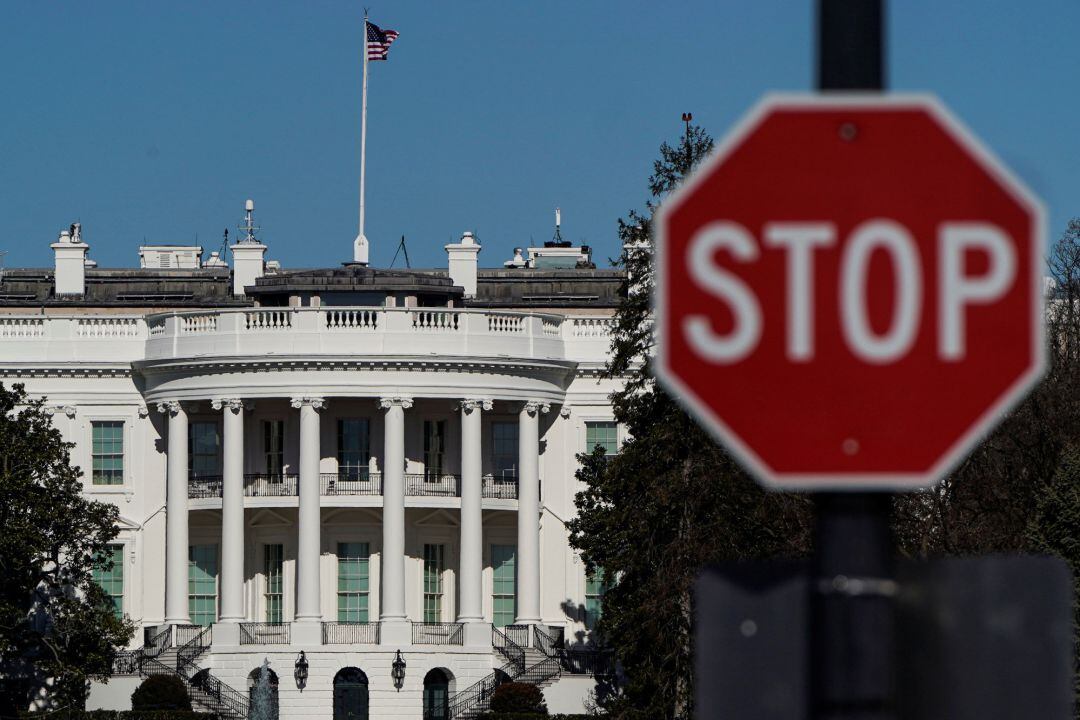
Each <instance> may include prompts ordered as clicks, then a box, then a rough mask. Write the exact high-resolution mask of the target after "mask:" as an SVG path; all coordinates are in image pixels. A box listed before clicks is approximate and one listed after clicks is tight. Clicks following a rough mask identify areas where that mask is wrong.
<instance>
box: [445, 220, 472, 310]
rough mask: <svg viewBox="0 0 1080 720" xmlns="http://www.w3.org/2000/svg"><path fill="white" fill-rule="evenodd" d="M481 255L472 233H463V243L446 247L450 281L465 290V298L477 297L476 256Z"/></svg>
mask: <svg viewBox="0 0 1080 720" xmlns="http://www.w3.org/2000/svg"><path fill="white" fill-rule="evenodd" d="M479 253H480V246H479V245H478V244H477V243H476V240H475V239H474V238H473V234H472V233H471V232H465V233H463V234H462V235H461V242H459V243H451V244H450V245H447V246H446V254H447V256H448V259H449V267H448V269H449V271H450V280H451V281H452V282H453V283H454V284H455V285H460V286H462V287H463V288H465V297H475V296H476V265H477V258H476V256H477V255H478V254H479Z"/></svg>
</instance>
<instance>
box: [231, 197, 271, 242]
mask: <svg viewBox="0 0 1080 720" xmlns="http://www.w3.org/2000/svg"><path fill="white" fill-rule="evenodd" d="M236 227H237V229H238V230H240V231H241V232H243V233H244V237H243V239H242V240H241V241H240V242H242V243H257V242H259V241H258V240H256V239H255V233H257V232H259V231H260V230H262V228H261V227H259V226H258V225H256V224H255V201H254V200H250V199H249V200H248V201H247V202H245V203H244V224H243V225H237V226H236ZM225 232H226V233H228V230H226V231H225Z"/></svg>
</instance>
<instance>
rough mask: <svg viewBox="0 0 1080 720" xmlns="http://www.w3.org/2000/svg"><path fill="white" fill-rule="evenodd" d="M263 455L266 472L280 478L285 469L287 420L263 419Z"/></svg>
mask: <svg viewBox="0 0 1080 720" xmlns="http://www.w3.org/2000/svg"><path fill="white" fill-rule="evenodd" d="M263 455H264V457H265V458H266V474H267V475H275V476H277V477H278V478H279V479H280V477H281V474H282V473H283V472H284V471H285V421H284V420H263Z"/></svg>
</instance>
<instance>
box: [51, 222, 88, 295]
mask: <svg viewBox="0 0 1080 720" xmlns="http://www.w3.org/2000/svg"><path fill="white" fill-rule="evenodd" d="M50 247H51V248H52V249H53V254H54V256H55V258H56V272H55V274H54V275H53V293H54V294H55V295H85V294H86V252H87V251H88V250H89V249H90V246H89V245H87V244H86V243H84V242H83V241H82V226H81V225H80V224H79V223H75V224H74V225H72V226H71V229H70V230H62V231H61V232H60V238H59V239H58V240H57V241H56V242H54V243H53V244H52V245H50Z"/></svg>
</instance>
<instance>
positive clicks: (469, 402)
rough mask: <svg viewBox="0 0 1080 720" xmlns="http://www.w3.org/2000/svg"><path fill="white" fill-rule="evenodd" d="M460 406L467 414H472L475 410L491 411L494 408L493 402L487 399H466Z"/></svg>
mask: <svg viewBox="0 0 1080 720" xmlns="http://www.w3.org/2000/svg"><path fill="white" fill-rule="evenodd" d="M458 405H459V406H460V407H461V409H462V410H464V411H466V412H472V411H473V410H491V408H492V407H494V405H493V403H492V402H491V400H488V399H487V398H464V399H463V400H462V401H461V402H460V403H458Z"/></svg>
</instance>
